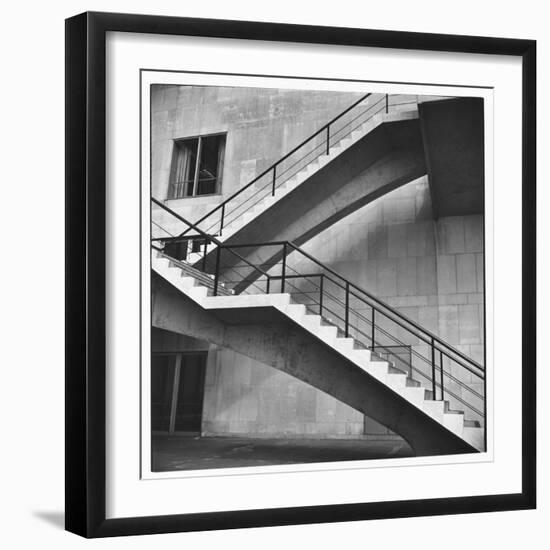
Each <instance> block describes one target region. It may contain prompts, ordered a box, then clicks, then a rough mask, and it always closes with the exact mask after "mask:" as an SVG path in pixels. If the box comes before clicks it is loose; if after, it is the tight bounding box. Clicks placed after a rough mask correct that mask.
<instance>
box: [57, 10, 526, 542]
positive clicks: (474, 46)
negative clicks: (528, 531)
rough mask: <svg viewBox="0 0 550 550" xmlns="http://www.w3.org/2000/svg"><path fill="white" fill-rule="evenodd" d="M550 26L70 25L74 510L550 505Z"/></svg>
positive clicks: (274, 520) (225, 511)
mask: <svg viewBox="0 0 550 550" xmlns="http://www.w3.org/2000/svg"><path fill="white" fill-rule="evenodd" d="M535 51H536V50H535V43H534V42H533V41H529V40H509V39H503V38H484V37H467V36H447V35H428V34H419V33H404V32H396V31H375V30H365V29H349V28H329V27H309V26H299V25H283V24H271V23H253V22H242V21H221V20H201V19H187V18H172V17H155V16H142V15H125V14H109V13H85V14H81V15H78V16H75V17H73V18H71V19H68V20H67V22H66V114H67V118H66V120H67V131H66V136H67V141H66V168H67V170H66V174H67V177H66V196H67V203H66V222H67V234H66V250H67V286H66V288H67V293H66V297H67V316H66V320H67V332H66V342H67V344H66V346H67V354H66V357H67V360H66V386H67V392H66V396H67V397H66V400H67V401H66V459H67V466H66V480H67V484H66V527H67V529H68V530H69V531H72V532H74V533H77V534H80V535H83V536H86V537H103V536H114V535H127V534H146V533H162V532H174V531H189V530H208V529H227V528H242V527H252V526H268V525H285V524H295V523H319V522H329V521H351V520H361V519H371V518H397V517H407V516H418V515H435V514H455V513H465V512H481V511H493V510H495V511H496V510H512V509H524V508H533V507H534V506H535V420H536V419H535V369H536V354H535V99H536V98H535Z"/></svg>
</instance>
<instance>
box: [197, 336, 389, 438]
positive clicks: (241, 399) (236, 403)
mask: <svg viewBox="0 0 550 550" xmlns="http://www.w3.org/2000/svg"><path fill="white" fill-rule="evenodd" d="M367 432H368V433H369V434H371V435H374V434H378V433H379V434H388V433H390V432H389V431H388V430H387V429H386V428H384V427H383V426H381V425H380V424H378V423H375V422H374V421H371V422H370V425H367ZM203 433H204V434H205V435H214V434H228V433H231V434H248V435H253V436H256V437H261V436H272V435H278V436H285V437H300V436H306V437H316V438H317V437H321V438H323V437H356V436H362V435H363V434H364V433H365V429H364V416H363V414H361V413H359V412H358V411H356V410H354V409H352V408H351V407H349V406H348V405H345V404H344V403H341V402H340V401H338V400H337V399H335V398H334V397H331V396H330V395H328V394H326V393H324V392H322V391H319V390H317V389H315V388H314V387H312V386H310V385H308V384H306V383H305V382H302V381H301V380H298V379H297V378H294V377H293V376H291V375H289V374H286V373H284V372H281V371H278V370H276V369H274V368H272V367H270V366H268V365H264V364H262V363H260V362H259V361H255V360H253V359H251V358H248V357H245V356H244V355H241V354H239V353H236V352H234V351H232V350H228V349H221V348H216V347H213V348H211V351H210V353H209V356H208V364H207V374H206V386H205V395H204V416H203Z"/></svg>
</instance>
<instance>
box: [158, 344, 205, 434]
mask: <svg viewBox="0 0 550 550" xmlns="http://www.w3.org/2000/svg"><path fill="white" fill-rule="evenodd" d="M206 358H207V352H200V353H197V352H193V353H153V354H152V356H151V430H152V431H153V433H164V434H166V433H169V434H173V433H179V434H188V435H200V433H201V425H202V406H203V400H204V380H205V375H206Z"/></svg>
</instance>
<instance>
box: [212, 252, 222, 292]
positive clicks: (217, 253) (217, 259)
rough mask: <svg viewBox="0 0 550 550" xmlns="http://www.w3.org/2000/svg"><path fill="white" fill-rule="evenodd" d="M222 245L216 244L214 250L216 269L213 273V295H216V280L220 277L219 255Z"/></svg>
mask: <svg viewBox="0 0 550 550" xmlns="http://www.w3.org/2000/svg"><path fill="white" fill-rule="evenodd" d="M221 252H222V247H221V246H219V245H218V249H217V251H216V271H215V273H214V296H217V295H218V281H219V278H220V257H221Z"/></svg>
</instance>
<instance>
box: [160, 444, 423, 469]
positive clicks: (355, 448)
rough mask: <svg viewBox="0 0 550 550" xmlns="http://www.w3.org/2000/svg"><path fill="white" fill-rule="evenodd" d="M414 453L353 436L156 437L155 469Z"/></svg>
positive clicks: (356, 458)
mask: <svg viewBox="0 0 550 550" xmlns="http://www.w3.org/2000/svg"><path fill="white" fill-rule="evenodd" d="M406 456H413V454H412V450H411V448H410V447H409V446H408V445H407V444H406V443H405V442H402V441H366V440H355V439H354V440H350V439H344V440H342V439H337V440H335V439H330V440H327V439H302V440H300V439H248V438H246V439H245V438H232V437H231V438H229V437H205V438H200V437H180V436H164V437H161V436H159V437H154V438H153V471H155V472H169V471H173V470H203V469H208V468H235V467H238V466H241V467H242V466H269V465H275V464H297V463H301V464H303V463H309V462H337V461H341V460H367V459H374V458H397V457H406Z"/></svg>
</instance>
